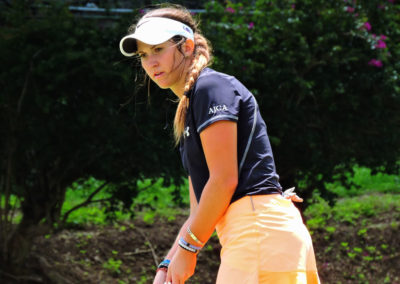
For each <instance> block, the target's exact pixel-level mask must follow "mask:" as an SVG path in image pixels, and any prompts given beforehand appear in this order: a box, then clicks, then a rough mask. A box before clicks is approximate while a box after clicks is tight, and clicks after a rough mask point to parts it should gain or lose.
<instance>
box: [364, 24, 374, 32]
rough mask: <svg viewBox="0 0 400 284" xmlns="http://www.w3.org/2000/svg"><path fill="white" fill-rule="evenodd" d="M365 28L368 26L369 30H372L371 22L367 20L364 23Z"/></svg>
mask: <svg viewBox="0 0 400 284" xmlns="http://www.w3.org/2000/svg"><path fill="white" fill-rule="evenodd" d="M364 28H366V29H367V31H370V30H371V29H372V26H371V24H370V23H369V22H365V23H364Z"/></svg>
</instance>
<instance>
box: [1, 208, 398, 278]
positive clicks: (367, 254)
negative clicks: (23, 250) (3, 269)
mask: <svg viewBox="0 0 400 284" xmlns="http://www.w3.org/2000/svg"><path fill="white" fill-rule="evenodd" d="M185 218H186V217H185V216H183V215H181V216H177V217H176V219H175V220H173V221H166V220H162V219H158V220H156V221H155V222H154V223H153V224H146V223H144V222H143V221H140V220H138V221H135V222H132V223H126V224H122V223H121V224H117V225H113V226H105V227H87V228H79V229H76V228H75V229H68V230H63V231H61V232H59V233H57V234H54V235H50V236H46V237H41V238H38V239H37V240H36V242H35V247H34V250H33V252H32V255H31V257H30V259H29V261H28V262H27V264H26V265H27V268H28V269H29V273H27V274H26V275H12V274H7V273H6V274H5V275H3V280H2V281H0V283H6V284H8V283H10V284H12V283H56V284H64V283H73V284H75V283H116V284H123V283H135V284H136V283H139V284H146V283H152V277H153V275H154V271H155V268H156V264H157V263H158V262H160V261H161V260H162V258H163V256H164V255H165V254H166V252H167V251H168V249H169V248H170V245H171V243H172V242H173V240H174V239H175V236H176V234H177V232H178V230H179V227H180V225H181V224H182V223H183V222H184V221H185ZM329 227H335V228H337V229H335V230H334V232H333V230H321V231H319V232H313V240H314V247H315V251H316V257H317V263H318V269H319V273H320V277H321V280H322V283H371V284H372V283H393V284H396V283H397V284H400V272H399V271H400V244H399V238H398V236H399V233H400V226H399V221H398V220H393V218H392V217H391V215H390V214H387V215H385V216H379V217H375V218H373V219H370V220H368V222H365V220H364V221H363V222H362V223H360V224H329ZM219 251H220V245H219V243H218V239H217V238H216V237H213V238H212V239H211V240H210V241H209V242H208V243H207V245H206V247H205V248H204V249H203V250H202V251H201V253H200V255H199V257H198V264H197V267H196V273H195V275H194V276H193V277H192V278H191V279H190V280H189V281H187V282H186V283H189V284H190V283H193V284H194V283H201V284H205V283H215V279H216V274H217V270H218V265H219Z"/></svg>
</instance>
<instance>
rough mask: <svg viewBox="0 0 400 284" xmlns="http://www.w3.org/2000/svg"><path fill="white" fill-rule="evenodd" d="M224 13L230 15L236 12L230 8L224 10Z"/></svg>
mask: <svg viewBox="0 0 400 284" xmlns="http://www.w3.org/2000/svg"><path fill="white" fill-rule="evenodd" d="M225 11H226V12H228V13H232V14H233V13H235V12H236V11H235V9H233V8H232V7H228V8H226V9H225Z"/></svg>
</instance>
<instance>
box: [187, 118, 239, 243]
mask: <svg viewBox="0 0 400 284" xmlns="http://www.w3.org/2000/svg"><path fill="white" fill-rule="evenodd" d="M200 138H201V143H202V146H203V151H204V155H205V157H206V161H207V166H208V170H209V174H210V177H209V179H208V181H207V183H206V185H205V187H204V189H203V192H202V195H201V200H200V202H199V204H198V208H197V213H196V214H195V215H194V216H193V219H192V222H191V224H190V229H191V231H192V232H193V233H194V234H195V236H197V238H198V239H199V240H201V241H203V242H206V241H207V240H208V239H209V238H210V236H211V234H212V233H213V232H214V229H215V226H216V225H217V223H218V221H219V220H220V219H221V217H222V216H223V215H224V214H225V211H226V210H227V209H228V207H229V204H230V201H231V199H232V196H233V194H234V192H235V190H236V187H237V184H238V161H237V123H236V122H232V121H225V120H223V121H218V122H215V123H213V124H211V125H210V126H209V127H207V128H206V129H204V130H203V131H202V132H201V133H200ZM187 241H190V243H193V240H190V239H187Z"/></svg>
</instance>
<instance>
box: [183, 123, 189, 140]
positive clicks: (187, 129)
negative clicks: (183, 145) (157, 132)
mask: <svg viewBox="0 0 400 284" xmlns="http://www.w3.org/2000/svg"><path fill="white" fill-rule="evenodd" d="M189 129H190V128H189V126H188V127H186V128H185V129H184V130H183V138H187V137H189V135H190V134H189Z"/></svg>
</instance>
